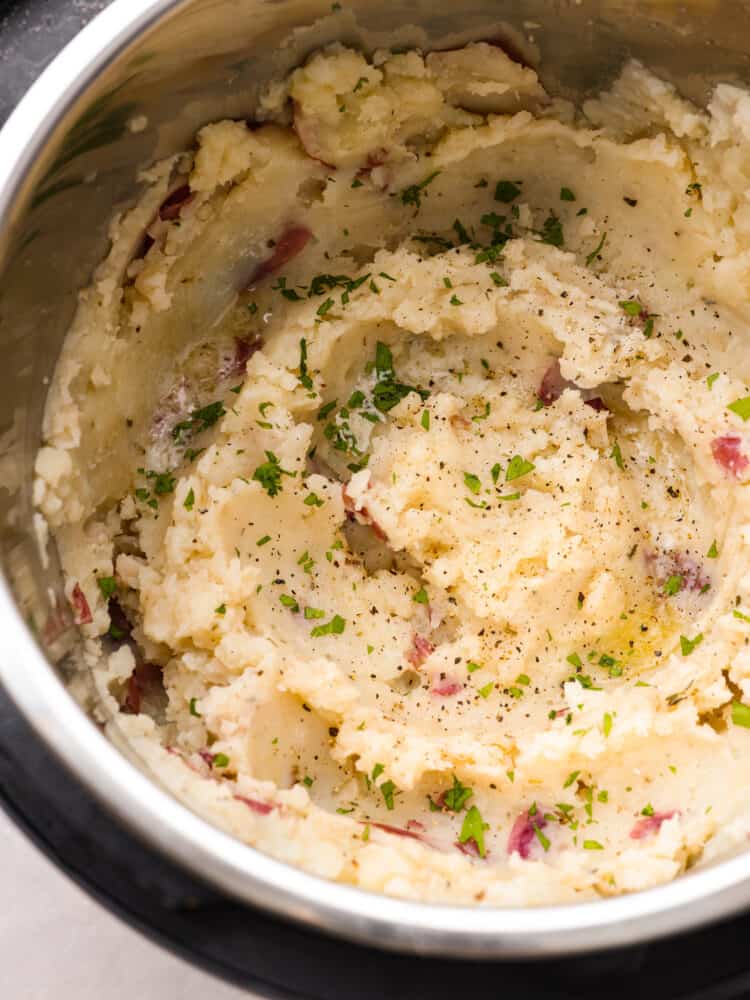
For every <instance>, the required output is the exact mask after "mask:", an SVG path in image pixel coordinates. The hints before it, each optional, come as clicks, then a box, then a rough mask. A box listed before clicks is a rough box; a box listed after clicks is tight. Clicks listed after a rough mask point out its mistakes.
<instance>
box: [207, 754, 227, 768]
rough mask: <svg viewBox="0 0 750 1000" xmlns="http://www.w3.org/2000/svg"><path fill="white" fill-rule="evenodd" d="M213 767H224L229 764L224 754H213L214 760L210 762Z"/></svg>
mask: <svg viewBox="0 0 750 1000" xmlns="http://www.w3.org/2000/svg"><path fill="white" fill-rule="evenodd" d="M211 763H212V764H213V766H214V767H226V766H227V765H228V764H229V758H228V757H227V755H226V754H225V753H217V754H214V759H213V761H212V762H211Z"/></svg>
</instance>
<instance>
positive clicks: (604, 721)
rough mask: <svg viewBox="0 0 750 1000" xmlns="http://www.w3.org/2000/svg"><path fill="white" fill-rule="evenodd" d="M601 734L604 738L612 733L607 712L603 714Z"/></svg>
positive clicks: (609, 716)
mask: <svg viewBox="0 0 750 1000" xmlns="http://www.w3.org/2000/svg"><path fill="white" fill-rule="evenodd" d="M602 732H603V733H604V736H605V737H607V736H609V734H610V733H611V732H612V716H611V715H610V713H609V712H605V713H604V718H603V719H602Z"/></svg>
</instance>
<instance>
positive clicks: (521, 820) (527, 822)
mask: <svg viewBox="0 0 750 1000" xmlns="http://www.w3.org/2000/svg"><path fill="white" fill-rule="evenodd" d="M546 825H547V820H546V819H545V818H544V816H543V815H542V810H541V809H539V807H537V811H536V813H535V814H534V815H533V816H529V813H528V810H527V811H526V812H522V813H521V814H520V815H519V816H517V817H516V821H515V823H514V824H513V826H512V828H511V831H510V835H509V836H508V854H520V856H521V857H522V858H523V859H524V861H528V859H529V857H530V856H531V849H532V847H533V846H534V844H535V842H536V833H535V832H534V827H536V828H537V830H543V829H544V828H545V826H546Z"/></svg>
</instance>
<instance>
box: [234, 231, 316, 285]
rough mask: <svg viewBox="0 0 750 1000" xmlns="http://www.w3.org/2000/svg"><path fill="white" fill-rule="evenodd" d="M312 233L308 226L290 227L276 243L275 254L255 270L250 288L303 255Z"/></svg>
mask: <svg viewBox="0 0 750 1000" xmlns="http://www.w3.org/2000/svg"><path fill="white" fill-rule="evenodd" d="M311 237H312V232H311V231H310V230H309V229H308V228H307V226H289V227H288V228H287V229H285V230H284V232H283V233H282V234H281V236H280V237H279V238H278V240H277V241H276V246H275V247H274V248H273V253H272V254H271V256H270V257H268V258H266V260H264V261H261V263H260V264H258V266H257V267H256V268H255V271H254V272H253V274H252V277H251V278H250V282H249V287H252V286H253V285H256V284H257V283H258V282H259V281H262V280H263V279H264V278H267V277H269V275H271V274H275V273H276V272H277V271H279V270H280V269H281V268H282V267H283V266H284V265H285V264H288V263H289V261H290V260H293V259H294V258H295V257H296V256H297V255H298V254H301V253H302V251H303V250H304V249H305V247H306V246H307V244H308V243H309V242H310V239H311Z"/></svg>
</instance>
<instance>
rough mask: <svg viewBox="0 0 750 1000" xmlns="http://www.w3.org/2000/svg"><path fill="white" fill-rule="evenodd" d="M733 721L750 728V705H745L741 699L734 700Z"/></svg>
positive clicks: (735, 723)
mask: <svg viewBox="0 0 750 1000" xmlns="http://www.w3.org/2000/svg"><path fill="white" fill-rule="evenodd" d="M732 722H733V723H734V725H735V726H744V728H745V729H750V705H743V704H742V702H741V701H733V702H732Z"/></svg>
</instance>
